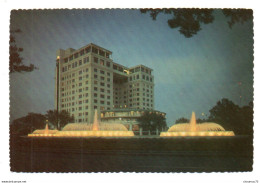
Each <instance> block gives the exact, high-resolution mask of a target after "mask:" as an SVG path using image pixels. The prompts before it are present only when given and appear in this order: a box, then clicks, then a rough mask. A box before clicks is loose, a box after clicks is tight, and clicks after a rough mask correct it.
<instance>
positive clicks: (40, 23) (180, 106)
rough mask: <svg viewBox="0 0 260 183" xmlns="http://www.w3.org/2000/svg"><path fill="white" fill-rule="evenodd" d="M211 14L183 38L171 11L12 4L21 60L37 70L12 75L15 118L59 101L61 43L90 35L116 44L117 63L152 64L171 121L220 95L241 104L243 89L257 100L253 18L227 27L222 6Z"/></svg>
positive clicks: (159, 104)
mask: <svg viewBox="0 0 260 183" xmlns="http://www.w3.org/2000/svg"><path fill="white" fill-rule="evenodd" d="M214 16H215V21H214V22H213V23H212V24H208V25H204V24H203V25H202V30H201V31H199V32H198V34H197V35H195V36H193V37H192V38H185V37H184V36H183V35H182V34H180V33H179V32H178V29H171V28H169V26H168V24H167V20H168V19H169V18H171V16H170V15H164V14H159V15H158V17H157V20H156V21H153V20H152V18H151V17H150V15H149V14H141V13H140V11H139V10H119V9H117V10H108V9H107V10H40V11H35V10H34V11H22V10H21V11H16V12H12V14H11V25H10V27H11V29H16V28H19V29H21V30H22V33H21V34H19V35H17V36H16V40H17V45H18V46H20V47H23V48H24V51H23V52H22V57H23V58H24V63H25V64H29V63H33V64H34V65H36V66H37V67H39V70H35V71H33V72H31V73H14V74H11V75H10V89H11V91H10V92H11V93H10V100H11V113H10V114H11V116H10V119H11V120H13V119H16V118H18V117H22V116H25V115H26V114H27V113H28V112H36V113H42V114H44V113H45V112H46V111H47V110H49V109H54V94H55V92H54V88H55V80H54V76H55V59H56V50H57V49H60V48H61V49H67V48H75V49H78V48H80V47H82V46H85V45H87V44H89V43H91V42H92V43H94V44H97V45H99V46H101V47H104V48H106V49H108V50H110V51H112V52H113V55H112V59H113V61H114V62H116V63H119V64H122V65H124V66H128V67H132V66H135V65H139V64H143V65H145V66H148V67H150V68H152V69H153V70H154V71H153V75H154V78H155V80H154V82H155V109H156V110H159V111H163V112H166V113H167V116H166V117H167V123H168V125H172V124H173V123H174V121H175V120H176V119H178V118H180V117H186V118H189V117H190V115H191V112H192V111H195V112H196V115H197V117H200V118H203V116H202V113H205V114H206V115H208V114H209V112H208V111H209V110H210V109H211V108H212V107H213V106H214V105H215V104H216V102H217V101H218V100H221V99H222V98H228V99H230V100H232V101H233V102H234V103H235V104H240V99H239V96H240V94H241V95H242V100H241V105H246V104H248V102H249V101H252V100H253V28H252V27H253V23H252V22H246V23H244V24H240V23H238V24H235V25H234V26H233V28H232V29H230V28H229V27H228V24H227V19H226V18H225V17H224V15H223V14H222V12H221V11H220V10H216V11H214ZM239 82H242V85H241V86H239V84H238V83H239Z"/></svg>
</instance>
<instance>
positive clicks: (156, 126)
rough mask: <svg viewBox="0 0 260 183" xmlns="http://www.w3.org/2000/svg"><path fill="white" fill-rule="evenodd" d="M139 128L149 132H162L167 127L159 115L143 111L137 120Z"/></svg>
mask: <svg viewBox="0 0 260 183" xmlns="http://www.w3.org/2000/svg"><path fill="white" fill-rule="evenodd" d="M138 122H139V123H140V126H141V127H142V128H143V129H144V130H147V131H149V134H150V132H151V131H155V130H162V129H165V128H166V127H167V125H166V119H165V117H164V116H162V115H161V114H156V112H149V111H145V112H144V114H143V115H142V116H141V117H140V118H138Z"/></svg>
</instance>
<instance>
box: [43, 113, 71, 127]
mask: <svg viewBox="0 0 260 183" xmlns="http://www.w3.org/2000/svg"><path fill="white" fill-rule="evenodd" d="M57 114H58V115H57ZM46 118H47V119H48V121H49V122H50V123H52V124H53V125H54V126H55V127H56V129H58V130H60V129H62V128H63V127H64V126H65V125H66V124H68V123H72V122H74V117H73V116H71V115H70V114H69V112H67V111H60V112H58V113H57V110H48V111H47V114H46Z"/></svg>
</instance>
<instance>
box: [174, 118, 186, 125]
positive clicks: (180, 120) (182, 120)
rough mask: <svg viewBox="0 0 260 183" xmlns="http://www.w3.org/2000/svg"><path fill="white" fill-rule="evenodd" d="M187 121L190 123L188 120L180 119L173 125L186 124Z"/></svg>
mask: <svg viewBox="0 0 260 183" xmlns="http://www.w3.org/2000/svg"><path fill="white" fill-rule="evenodd" d="M189 121H190V120H189V119H187V118H184V117H182V118H179V119H177V120H176V121H175V124H181V123H188V122H189Z"/></svg>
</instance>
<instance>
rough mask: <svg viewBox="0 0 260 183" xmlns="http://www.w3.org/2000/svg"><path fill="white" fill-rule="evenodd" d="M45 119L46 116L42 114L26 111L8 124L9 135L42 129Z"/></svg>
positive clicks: (24, 133) (25, 133)
mask: <svg viewBox="0 0 260 183" xmlns="http://www.w3.org/2000/svg"><path fill="white" fill-rule="evenodd" d="M45 120H46V118H45V116H44V115H42V114H37V113H28V114H27V115H26V116H24V117H21V118H18V119H15V120H14V121H13V122H12V123H11V124H10V133H11V135H27V134H28V133H31V132H33V131H34V130H36V129H43V128H44V127H45Z"/></svg>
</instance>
